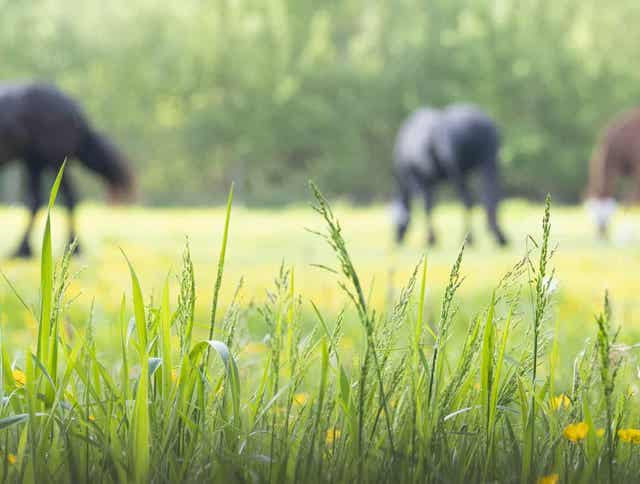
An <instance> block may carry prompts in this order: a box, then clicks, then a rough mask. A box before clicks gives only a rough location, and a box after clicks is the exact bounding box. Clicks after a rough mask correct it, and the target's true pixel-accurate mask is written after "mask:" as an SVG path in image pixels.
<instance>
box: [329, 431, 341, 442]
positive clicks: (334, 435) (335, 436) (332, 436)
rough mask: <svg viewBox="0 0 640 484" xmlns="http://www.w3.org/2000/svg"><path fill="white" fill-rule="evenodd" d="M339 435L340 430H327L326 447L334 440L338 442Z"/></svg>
mask: <svg viewBox="0 0 640 484" xmlns="http://www.w3.org/2000/svg"><path fill="white" fill-rule="evenodd" d="M340 433H341V432H340V429H337V428H332V429H329V430H327V436H326V440H327V445H331V444H333V443H334V442H335V441H336V440H338V439H339V438H340Z"/></svg>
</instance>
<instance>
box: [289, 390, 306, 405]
mask: <svg viewBox="0 0 640 484" xmlns="http://www.w3.org/2000/svg"><path fill="white" fill-rule="evenodd" d="M307 400H309V395H308V394H307V393H296V394H295V395H294V396H293V401H294V402H295V403H296V404H298V405H300V406H303V405H304V404H305V403H307Z"/></svg>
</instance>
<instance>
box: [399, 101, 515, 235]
mask: <svg viewBox="0 0 640 484" xmlns="http://www.w3.org/2000/svg"><path fill="white" fill-rule="evenodd" d="M499 148H500V135H499V133H498V129H497V127H496V125H495V123H494V122H493V121H492V120H491V118H489V117H488V116H487V115H486V114H485V113H483V112H482V111H481V110H480V109H478V108H477V107H475V106H471V105H462V104H454V105H451V106H449V107H447V108H446V109H444V110H435V109H430V108H422V109H419V110H418V111H416V112H415V113H413V114H412V115H411V116H410V117H409V119H407V121H405V123H404V124H403V125H402V127H401V128H400V131H399V133H398V136H397V139H396V144H395V148H394V153H393V158H394V159H393V161H394V175H395V178H396V181H397V189H398V191H397V194H396V196H395V198H394V201H393V204H392V218H393V223H394V225H395V230H396V240H397V241H398V242H402V240H403V239H404V236H405V233H406V231H407V228H408V226H409V220H410V213H411V212H410V204H411V197H412V194H413V193H415V192H419V193H421V194H422V196H423V197H424V203H425V208H426V212H427V225H428V237H427V241H428V243H429V245H433V244H435V242H436V235H435V231H434V229H433V223H432V219H431V210H432V208H433V204H434V191H435V188H436V186H437V185H438V184H439V183H441V182H443V181H445V180H451V182H452V183H453V185H454V186H455V188H456V190H457V191H458V193H459V195H460V197H461V198H462V201H463V203H464V206H465V208H466V215H465V218H466V223H465V225H466V227H465V229H466V231H467V242H468V243H471V242H472V240H473V239H472V237H471V217H470V214H471V211H470V209H471V207H472V205H473V199H472V196H471V192H470V191H469V187H468V186H467V182H466V179H467V176H468V174H469V172H471V171H472V170H474V169H478V170H480V171H481V172H482V175H483V178H484V192H485V193H484V195H485V196H484V202H485V206H486V210H487V218H488V223H489V228H490V230H491V231H492V232H493V234H494V236H495V238H496V240H497V242H498V243H499V244H500V245H505V244H506V243H507V239H506V238H505V236H504V234H503V233H502V231H501V230H500V228H499V227H498V222H497V219H496V211H497V207H498V200H499V180H498V151H499Z"/></svg>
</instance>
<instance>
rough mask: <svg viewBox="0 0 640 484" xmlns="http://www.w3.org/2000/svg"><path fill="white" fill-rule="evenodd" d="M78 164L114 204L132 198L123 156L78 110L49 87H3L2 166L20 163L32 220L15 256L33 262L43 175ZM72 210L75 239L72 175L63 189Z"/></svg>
mask: <svg viewBox="0 0 640 484" xmlns="http://www.w3.org/2000/svg"><path fill="white" fill-rule="evenodd" d="M67 158H68V159H76V160H77V161H79V162H80V163H81V164H82V165H84V166H85V167H86V168H88V169H89V170H90V171H92V172H94V173H96V174H97V175H99V176H100V177H102V178H103V179H104V180H105V181H106V183H107V185H108V187H109V190H110V199H111V200H112V201H119V200H120V201H122V200H126V199H131V198H132V196H133V192H134V178H133V175H132V173H131V170H130V168H129V166H130V165H129V162H128V160H127V159H126V158H125V157H124V155H123V154H122V153H121V152H120V151H119V150H118V149H117V148H116V147H115V146H114V145H113V144H112V143H111V142H110V141H109V140H108V139H107V138H106V137H105V136H104V135H102V134H100V133H98V132H97V131H95V130H94V128H93V127H92V126H91V125H90V124H89V122H88V121H87V118H86V116H85V114H84V112H83V111H82V109H81V108H80V106H79V105H78V104H77V103H76V102H75V101H74V100H73V99H71V98H70V97H68V96H66V95H65V94H63V93H62V92H60V91H59V90H58V89H56V88H55V87H53V86H50V85H42V84H4V83H0V166H2V165H3V164H6V163H8V162H10V161H12V160H19V161H20V162H22V164H23V165H24V167H25V172H26V175H27V184H26V188H27V193H28V195H30V197H28V198H29V200H28V204H29V208H30V210H31V217H30V219H29V223H28V225H27V229H26V231H25V234H24V236H23V237H22V241H21V243H20V245H19V247H18V249H17V251H16V252H15V254H14V255H15V256H16V257H29V256H30V255H31V246H30V245H29V237H30V235H31V230H32V228H33V220H34V217H35V214H36V212H37V211H38V208H39V207H40V205H41V204H42V193H41V188H42V187H41V180H42V174H43V172H46V171H50V172H54V173H55V172H57V171H58V170H59V168H60V165H61V164H62V162H63V161H64V160H65V159H67ZM60 194H61V196H62V199H63V200H64V202H65V203H66V205H67V207H68V209H69V216H70V220H71V223H70V233H69V238H70V239H74V238H75V227H74V221H73V211H74V208H75V206H76V202H77V196H76V190H75V188H74V184H73V182H72V179H71V174H70V172H69V170H66V171H65V173H64V176H63V178H62V182H61V185H60Z"/></svg>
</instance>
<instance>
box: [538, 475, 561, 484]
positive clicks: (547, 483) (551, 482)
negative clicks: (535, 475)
mask: <svg viewBox="0 0 640 484" xmlns="http://www.w3.org/2000/svg"><path fill="white" fill-rule="evenodd" d="M559 481H560V476H559V475H558V474H549V475H548V476H542V477H541V478H540V479H538V484H558V482H559Z"/></svg>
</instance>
